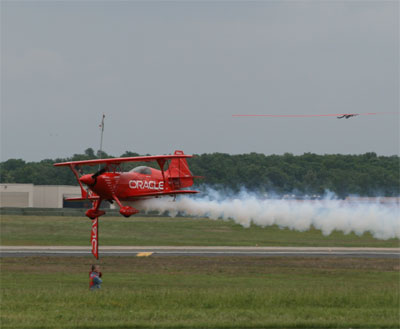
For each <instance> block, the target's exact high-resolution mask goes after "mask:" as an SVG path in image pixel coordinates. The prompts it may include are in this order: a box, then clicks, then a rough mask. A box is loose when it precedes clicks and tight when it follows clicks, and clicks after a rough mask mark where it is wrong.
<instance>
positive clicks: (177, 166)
mask: <svg viewBox="0 0 400 329" xmlns="http://www.w3.org/2000/svg"><path fill="white" fill-rule="evenodd" d="M183 154H184V153H183V151H179V150H177V151H175V153H174V155H183ZM166 174H167V177H168V179H169V180H170V181H171V183H172V186H173V187H174V188H183V187H189V186H192V185H193V175H192V173H191V172H190V169H189V165H188V163H187V161H186V159H185V158H177V159H172V160H171V163H170V164H169V167H168V170H167V171H166Z"/></svg>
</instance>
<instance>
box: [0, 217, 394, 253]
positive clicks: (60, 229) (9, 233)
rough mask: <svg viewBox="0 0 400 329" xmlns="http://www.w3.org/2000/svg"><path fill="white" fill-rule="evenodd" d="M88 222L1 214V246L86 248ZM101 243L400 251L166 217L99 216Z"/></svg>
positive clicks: (362, 241)
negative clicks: (355, 248)
mask: <svg viewBox="0 0 400 329" xmlns="http://www.w3.org/2000/svg"><path fill="white" fill-rule="evenodd" d="M90 227H91V221H90V220H89V219H87V218H86V217H62V216H60V217H41V216H13V215H3V216H1V222H0V228H1V233H0V242H1V244H2V245H43V246H45V245H66V246H68V245H77V246H87V245H88V240H89V235H90ZM99 231H100V243H101V245H103V246H105V245H115V246H118V245H119V246H124V245H137V246H150V245H153V246H154V245H164V246H185V245H190V246H256V245H258V246H310V247H312V246H331V247H334V246H343V247H399V240H398V239H390V240H377V239H374V238H373V237H372V236H371V234H369V233H367V234H364V235H363V236H357V235H355V234H348V235H345V234H343V233H341V232H333V233H332V234H331V235H329V236H324V235H322V233H321V232H320V231H319V230H316V229H312V230H310V231H306V232H297V231H291V230H289V229H280V228H279V227H277V226H271V227H265V228H262V227H259V226H255V225H252V226H251V227H250V228H244V227H242V226H241V225H239V224H235V223H234V222H233V221H223V220H210V219H204V218H201V219H194V218H169V217H156V218H151V217H131V218H129V219H127V218H123V217H104V218H100V227H99Z"/></svg>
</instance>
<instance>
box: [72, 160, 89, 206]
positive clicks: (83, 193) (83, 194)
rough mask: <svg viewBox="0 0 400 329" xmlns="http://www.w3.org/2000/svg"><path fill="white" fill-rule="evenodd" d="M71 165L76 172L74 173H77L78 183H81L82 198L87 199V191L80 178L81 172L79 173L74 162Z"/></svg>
mask: <svg viewBox="0 0 400 329" xmlns="http://www.w3.org/2000/svg"><path fill="white" fill-rule="evenodd" d="M69 167H70V169H71V170H72V172H73V173H74V175H75V177H76V180H77V181H78V183H79V186H80V188H81V193H82V199H87V192H86V190H85V189H84V188H83V185H82V182H81V181H80V180H79V173H78V171H77V170H76V168H75V166H74V165H73V164H70V165H69Z"/></svg>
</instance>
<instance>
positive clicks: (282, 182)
mask: <svg viewBox="0 0 400 329" xmlns="http://www.w3.org/2000/svg"><path fill="white" fill-rule="evenodd" d="M137 155H138V154H137V153H133V152H125V153H124V154H122V155H121V156H137ZM102 157H103V158H106V157H110V156H108V155H107V154H105V153H104V152H103V154H102ZM94 158H96V154H95V153H94V151H93V149H87V150H86V151H85V153H84V154H75V155H74V156H72V157H70V158H67V159H55V160H50V159H47V160H42V161H40V162H25V161H24V160H21V159H10V160H7V161H5V162H2V163H1V176H0V181H1V183H33V184H36V185H76V179H75V177H74V175H73V174H72V172H71V171H70V170H69V169H68V168H65V167H53V163H55V162H64V161H76V160H86V159H94ZM188 162H189V167H190V169H191V171H192V173H193V174H194V175H198V176H204V179H201V180H196V185H197V186H199V185H201V184H205V185H207V186H211V187H214V188H216V189H219V188H224V189H231V190H232V191H238V190H239V189H240V188H243V187H244V188H246V189H249V190H252V191H257V192H270V191H273V192H275V193H277V194H283V193H295V194H323V193H324V192H325V191H327V190H329V191H331V192H334V193H336V194H337V195H338V196H339V197H345V196H347V195H350V194H355V195H360V196H399V195H400V171H399V168H400V167H399V156H397V155H394V156H377V155H376V154H375V153H372V152H371V153H365V154H362V155H341V154H327V155H317V154H313V153H305V154H303V155H299V156H296V155H293V154H289V153H285V154H284V155H264V154H258V153H249V154H240V155H229V154H224V153H212V154H201V155H196V156H195V157H193V158H191V159H189V160H188ZM138 165H143V164H142V163H129V164H127V165H125V166H124V170H129V169H131V168H132V167H135V166H138ZM145 165H149V163H146V164H145ZM151 165H152V166H154V167H156V166H157V165H156V164H151ZM96 169H97V167H91V168H83V171H84V172H85V173H90V172H94V171H95V170H96Z"/></svg>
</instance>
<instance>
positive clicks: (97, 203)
mask: <svg viewBox="0 0 400 329" xmlns="http://www.w3.org/2000/svg"><path fill="white" fill-rule="evenodd" d="M100 204H101V200H96V201H94V202H93V208H91V209H89V210H88V211H86V213H85V215H86V216H87V217H89V218H90V219H92V220H93V219H96V218H97V217H100V216H103V215H104V214H105V213H106V212H105V211H103V210H100V209H99V208H100Z"/></svg>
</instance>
